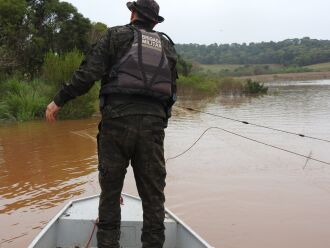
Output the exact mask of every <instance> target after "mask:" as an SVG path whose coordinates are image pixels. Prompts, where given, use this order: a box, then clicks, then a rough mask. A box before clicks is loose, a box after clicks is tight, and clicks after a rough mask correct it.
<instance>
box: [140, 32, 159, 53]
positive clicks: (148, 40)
mask: <svg viewBox="0 0 330 248" xmlns="http://www.w3.org/2000/svg"><path fill="white" fill-rule="evenodd" d="M142 46H144V47H148V48H153V49H156V50H158V51H161V50H162V42H161V40H160V39H159V38H156V37H154V36H150V35H147V34H142Z"/></svg>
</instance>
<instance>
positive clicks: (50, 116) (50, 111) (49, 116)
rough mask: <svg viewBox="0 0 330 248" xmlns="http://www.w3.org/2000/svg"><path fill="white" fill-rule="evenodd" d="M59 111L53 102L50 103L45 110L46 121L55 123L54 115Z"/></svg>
mask: <svg viewBox="0 0 330 248" xmlns="http://www.w3.org/2000/svg"><path fill="white" fill-rule="evenodd" d="M60 109H61V108H60V107H59V106H57V105H56V104H55V102H51V103H50V104H49V105H48V106H47V109H46V120H47V121H49V122H53V121H56V115H57V113H58V111H59V110H60Z"/></svg>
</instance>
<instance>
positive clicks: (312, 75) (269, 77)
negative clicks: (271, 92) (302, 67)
mask: <svg viewBox="0 0 330 248" xmlns="http://www.w3.org/2000/svg"><path fill="white" fill-rule="evenodd" d="M236 78H238V79H249V78H250V79H252V80H256V81H261V82H274V81H283V80H284V81H305V80H320V79H330V71H324V72H297V73H283V74H265V75H255V76H242V77H236Z"/></svg>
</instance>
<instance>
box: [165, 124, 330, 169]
mask: <svg viewBox="0 0 330 248" xmlns="http://www.w3.org/2000/svg"><path fill="white" fill-rule="evenodd" d="M212 129H217V130H221V131H224V132H226V133H230V134H232V135H235V136H238V137H241V138H244V139H247V140H250V141H253V142H256V143H259V144H262V145H265V146H268V147H271V148H274V149H277V150H281V151H284V152H287V153H290V154H293V155H296V156H299V157H302V158H306V159H308V160H312V161H315V162H318V163H321V164H325V165H330V162H326V161H323V160H320V159H316V158H313V157H311V155H309V156H306V155H304V154H300V153H298V152H294V151H290V150H288V149H285V148H281V147H278V146H275V145H271V144H267V143H265V142H262V141H259V140H256V139H253V138H249V137H246V136H244V135H241V134H238V133H234V132H232V131H229V130H226V129H224V128H221V127H209V128H207V129H206V130H205V131H204V132H203V133H202V134H201V135H200V136H199V137H198V139H197V140H196V141H195V142H194V143H193V144H192V145H191V146H190V147H189V148H188V149H186V150H185V151H183V152H181V153H180V154H178V155H176V156H174V157H170V158H168V159H166V162H168V161H169V160H173V159H176V158H179V157H181V156H183V155H184V154H186V153H187V152H188V151H190V150H191V149H192V148H193V147H194V146H195V145H196V144H197V143H198V142H199V141H200V140H201V139H202V138H203V136H204V135H205V134H206V133H207V132H208V131H210V130H212Z"/></svg>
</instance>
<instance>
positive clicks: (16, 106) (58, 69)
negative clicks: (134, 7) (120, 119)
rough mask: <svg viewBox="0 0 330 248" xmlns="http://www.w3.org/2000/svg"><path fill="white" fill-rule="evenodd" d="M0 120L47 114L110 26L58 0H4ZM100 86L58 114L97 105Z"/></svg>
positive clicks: (87, 111) (0, 11)
mask: <svg viewBox="0 0 330 248" xmlns="http://www.w3.org/2000/svg"><path fill="white" fill-rule="evenodd" d="M0 30H1V31H0V33H1V35H0V120H13V121H26V120H32V119H39V118H43V115H44V111H45V108H46V106H47V104H48V103H49V102H50V101H51V100H52V98H53V97H54V95H55V94H56V92H57V91H58V90H59V89H60V87H61V85H62V84H64V83H68V82H69V80H70V77H71V75H72V73H73V71H74V69H76V68H77V67H78V66H79V64H80V63H81V61H82V58H83V56H84V53H85V52H87V50H88V49H89V47H90V46H91V44H92V43H93V42H95V41H96V40H98V39H99V38H100V37H101V36H102V35H103V34H104V33H105V32H106V30H107V26H106V25H105V24H103V23H99V22H98V23H91V22H90V20H89V19H87V18H85V17H83V15H82V14H80V13H79V12H78V11H77V9H76V8H75V7H74V6H73V5H71V4H70V3H67V2H62V1H61V2H60V1H59V0H51V1H46V0H29V1H24V0H0ZM97 98H98V90H97V87H94V88H93V89H92V90H91V91H90V93H88V94H87V95H85V96H83V97H80V98H78V99H76V100H74V101H72V102H71V103H69V104H67V105H66V106H65V107H64V108H63V109H62V111H61V113H60V115H59V117H60V118H84V117H88V116H91V115H92V114H93V113H94V112H95V110H96V107H95V106H96V104H95V103H96V100H97Z"/></svg>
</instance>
